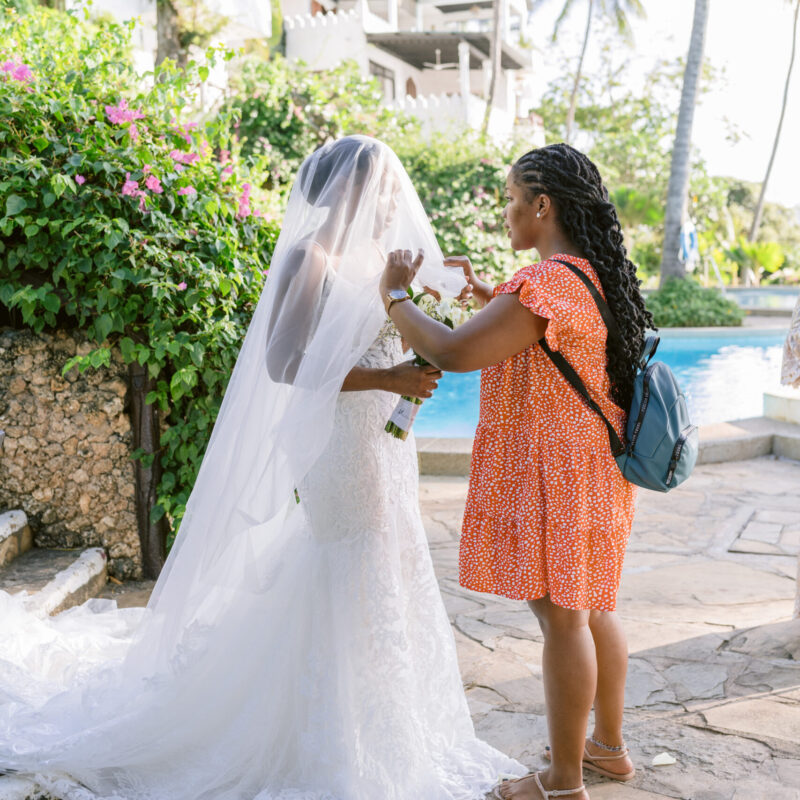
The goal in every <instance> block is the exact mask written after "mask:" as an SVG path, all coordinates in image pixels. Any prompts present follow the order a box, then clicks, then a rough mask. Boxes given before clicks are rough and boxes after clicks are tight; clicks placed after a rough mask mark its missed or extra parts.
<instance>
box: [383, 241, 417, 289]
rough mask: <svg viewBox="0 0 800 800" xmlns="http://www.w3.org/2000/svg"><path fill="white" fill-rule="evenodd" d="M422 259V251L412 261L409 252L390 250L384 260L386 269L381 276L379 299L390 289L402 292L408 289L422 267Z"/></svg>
mask: <svg viewBox="0 0 800 800" xmlns="http://www.w3.org/2000/svg"><path fill="white" fill-rule="evenodd" d="M423 258H424V255H423V253H422V250H420V251H419V252H418V253H417V257H416V258H415V259H413V260H412V258H411V251H410V250H392V252H391V253H389V256H388V257H387V259H386V267H385V268H384V270H383V275H381V283H380V293H381V297H385V296H386V293H387V292H390V291H391V290H392V289H402V290H403V291H405V290H406V289H408V287H409V286H411V281H413V280H414V277H415V276H416V274H417V272H418V271H419V268H420V267H421V266H422V260H423Z"/></svg>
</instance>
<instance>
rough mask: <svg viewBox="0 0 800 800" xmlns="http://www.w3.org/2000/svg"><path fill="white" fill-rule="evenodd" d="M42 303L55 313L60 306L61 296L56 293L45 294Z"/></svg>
mask: <svg viewBox="0 0 800 800" xmlns="http://www.w3.org/2000/svg"><path fill="white" fill-rule="evenodd" d="M42 305H43V306H44V307H45V308H46V309H47V310H48V311H52V312H53V313H54V314H55V313H57V312H58V310H59V309H60V308H61V298H60V297H59V296H58V295H57V294H48V295H45V298H44V300H42Z"/></svg>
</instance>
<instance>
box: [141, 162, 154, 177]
mask: <svg viewBox="0 0 800 800" xmlns="http://www.w3.org/2000/svg"><path fill="white" fill-rule="evenodd" d="M152 171H153V167H152V166H151V165H150V164H145V165H144V166H143V167H142V173H143V174H144V175H149V174H150V173H151V172H152Z"/></svg>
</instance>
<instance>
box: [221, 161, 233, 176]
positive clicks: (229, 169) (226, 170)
mask: <svg viewBox="0 0 800 800" xmlns="http://www.w3.org/2000/svg"><path fill="white" fill-rule="evenodd" d="M232 172H233V167H232V166H231V165H230V164H228V166H227V167H225V168H224V169H223V170H222V174H223V175H225V176H226V177H227V176H228V175H230V174H231V173H232Z"/></svg>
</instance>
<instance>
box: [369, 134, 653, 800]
mask: <svg viewBox="0 0 800 800" xmlns="http://www.w3.org/2000/svg"><path fill="white" fill-rule="evenodd" d="M506 201H507V202H506V206H505V208H504V210H503V218H504V222H505V225H506V227H507V229H508V233H509V236H510V238H511V246H512V247H513V248H514V250H529V249H536V250H537V251H538V253H539V255H540V256H541V258H542V260H541V261H539V262H538V263H535V264H532V265H531V266H528V267H525V268H524V269H521V270H520V271H519V272H517V273H516V275H514V276H513V277H512V278H511V280H509V281H507V282H506V283H504V284H502V285H500V286H497V287H494V288H492V287H491V286H489V285H488V284H485V283H483V282H482V281H480V280H478V279H477V278H476V276H475V273H474V270H473V268H472V265H471V263H470V261H469V259H467V258H463V257H459V258H451V259H449V260H448V261H449V263H450V264H451V265H453V266H457V267H461V268H462V269H463V270H464V272H465V275H466V277H467V279H468V282H469V283H470V284H472V287H473V291H474V295H475V299H476V300H477V301H478V303H479V304H488V305H487V307H486V309H485V310H484V311H482V312H481V313H480V314H477V315H476V316H475V317H474V318H473V319H471V320H470V321H469V322H467V323H466V324H464V325H462V326H461V327H459V328H457V329H456V330H455V331H451V330H450V329H448V328H446V327H445V326H444V325H441V324H439V323H438V322H435V321H434V320H431V319H430V318H429V317H426V316H425V315H424V314H423V313H422V312H421V311H419V309H417V308H416V307H415V306H414V304H413V303H404V302H401V301H400V299H399V298H401V291H400V290H404V289H405V288H406V287H407V286H408V285H409V284H410V283H411V280H412V279H413V277H414V274H415V272H416V269H418V267H419V265H420V264H421V263H422V259H423V258H424V254H422V253H419V254H417V256H416V258H413V257H412V254H411V253H410V252H409V251H396V252H394V253H392V254H391V255H390V256H389V259H388V262H387V266H386V270H385V272H384V275H383V278H382V281H381V292H382V293H383V295H384V298H385V302H386V304H387V312H388V313H389V314H390V316H391V318H392V320H393V322H394V323H395V325H396V326H397V328H398V329H399V330H400V332H401V334H402V335H403V336H404V338H405V339H406V341H408V342H409V343H410V344H411V345H412V346H413V347H414V349H415V350H416V351H417V352H418V353H419V354H421V355H422V356H423V357H424V358H426V359H427V360H428V361H429V362H430V363H432V364H435V365H437V366H438V367H440V368H441V369H444V370H449V371H453V372H467V371H471V370H475V369H482V373H481V406H480V418H479V422H478V429H477V431H476V434H475V445H474V449H473V453H472V471H471V474H470V485H469V495H468V498H467V506H466V511H465V515H464V525H463V535H462V539H461V550H460V581H461V584H462V585H463V586H465V587H467V588H470V589H474V590H476V591H480V592H492V593H495V594H500V595H503V596H505V597H510V598H514V599H518V600H525V601H527V602H528V605H529V606H530V608H531V610H532V611H533V613H534V614H535V615H536V617H537V619H538V620H539V624H540V626H541V628H542V632H543V634H544V652H543V662H542V668H543V677H544V687H545V699H546V703H547V717H548V727H549V733H550V744H551V747H550V749H549V754H548V755H549V757H550V760H551V765H550V767H549V769H548V770H546V771H545V772H542V773H539V774H532V775H530V776H527V777H525V778H522V779H519V780H516V781H507V782H505V783H503V784H502V785H501V786H499V787H498V788H497V789H495V795H496V796H497V797H499V798H514V799H515V800H548V799H549V798H551V797H561V796H565V797H566V796H570V797H574V798H578V800H588V794H587V793H586V790H585V788H584V786H583V785H582V775H581V773H582V769H583V768H587V769H591V770H594V771H596V772H600V773H601V774H603V775H606V776H607V777H611V778H615V779H617V780H629V779H630V778H632V777H633V774H634V770H633V765H632V763H631V761H630V759H629V757H628V751H627V748H626V747H625V744H624V741H623V738H622V712H623V705H624V692H625V674H626V669H627V644H626V641H625V636H624V633H623V630H622V626H621V624H620V622H619V619H618V618H617V615H616V613H615V607H616V596H617V591H618V589H619V582H620V574H621V571H622V561H623V557H624V553H625V546H626V543H627V541H628V536H629V534H630V530H631V524H632V521H633V503H634V487H633V486H632V485H631V484H629V483H628V482H627V481H626V480H625V478H623V476H622V473H621V472H620V471H619V468H618V467H617V464H616V462H615V461H614V458H613V456H612V454H611V449H610V445H609V440H608V431H607V429H606V427H605V424H604V423H603V421H602V420H601V419H600V418H599V417H598V416H597V415H596V414H595V413H594V412H593V411H591V410H590V409H589V408H588V406H586V405H585V404H584V402H583V401H582V400H581V399H580V397H579V396H578V395H577V393H576V392H575V390H574V389H573V388H572V387H571V386H570V384H569V383H567V381H566V380H565V379H564V378H563V376H562V375H561V373H560V372H559V371H558V370H557V368H556V367H555V365H554V364H553V363H552V361H551V360H550V359H549V357H548V356H547V355H546V353H545V351H544V349H543V347H542V345H541V342H542V340H544V341H545V342H546V344H547V345H549V347H550V349H551V350H553V351H560V352H561V353H562V354H563V355H564V357H565V358H566V359H567V361H569V363H570V364H571V365H572V366H573V368H574V369H575V370H576V371H577V373H578V374H579V375H580V376H581V378H582V380H583V382H584V384H585V385H586V386H587V388H588V390H589V392H590V394H591V395H592V397H593V399H594V400H595V401H596V402H597V404H598V405H599V406H600V407H601V408H602V410H603V412H604V414H605V415H606V417H607V418H608V419H609V420H610V421H611V422H612V424H613V425H614V427H615V428H616V430H617V433H618V434H619V436H620V438H622V439H623V440H624V432H625V425H626V412H625V409H627V408H629V406H630V402H631V397H632V393H633V379H634V374H635V364H636V361H637V358H638V355H639V353H640V351H641V348H642V345H643V342H644V332H645V330H646V329H647V328H648V327H652V318H651V316H650V314H649V313H648V312H647V311H646V310H645V306H644V301H643V299H642V296H641V293H640V291H639V283H638V281H637V279H636V268H635V267H634V265H633V264H632V263H631V261H630V260H629V259H628V258H627V255H626V251H625V247H624V245H623V238H622V232H621V230H620V225H619V220H618V218H617V214H616V210H615V208H614V206H613V204H612V203H611V202H609V199H608V192H607V190H606V188H605V186H604V185H603V182H602V179H601V178H600V174H599V173H598V171H597V168H596V167H595V165H594V164H593V163H592V162H591V161H590V160H589V159H588V158H587V157H586V156H585V155H583V154H582V153H580V152H578V151H577V150H575V149H574V148H572V147H570V146H569V145H565V144H558V145H550V146H548V147H543V148H539V149H537V150H532V151H531V152H529V153H527V154H526V155H524V156H522V158H520V159H519V161H517V162H516V163H515V164H514V166H513V167H512V168H511V171H510V173H509V176H508V180H507V182H506ZM412 259H413V260H412ZM564 261H566V262H568V263H569V264H571V265H573V266H574V267H576V268H577V269H578V270H580V271H581V272H582V273H583V274H584V275H586V276H587V277H588V278H589V279H590V280H591V281H592V283H593V284H594V285H595V286H596V287H597V289H598V290H599V291H600V292H601V293H602V294H603V296H604V297H605V299H606V301H607V302H608V305H609V306H610V308H611V311H612V313H613V315H614V317H615V319H616V322H617V325H618V327H619V329H620V333H621V345H620V346H616V345H615V344H614V343H613V341H608V339H607V332H606V327H605V324H604V323H603V320H602V317H601V316H600V312H599V311H598V308H597V306H596V304H595V302H594V300H593V299H592V296H591V294H590V293H589V291H588V289H587V287H586V286H585V285H584V283H583V282H582V281H581V280H580V278H579V277H578V276H576V275H575V274H574V273H573V272H572V270H571V269H570V268H569V267H568V266H566V265H565V264H564V263H561V262H564ZM593 706H594V711H595V724H594V729H593V731H592V733H591V735H590V736H589V737H588V738H586V733H587V725H588V719H589V712H590V710H591V709H592V707H593Z"/></svg>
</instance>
